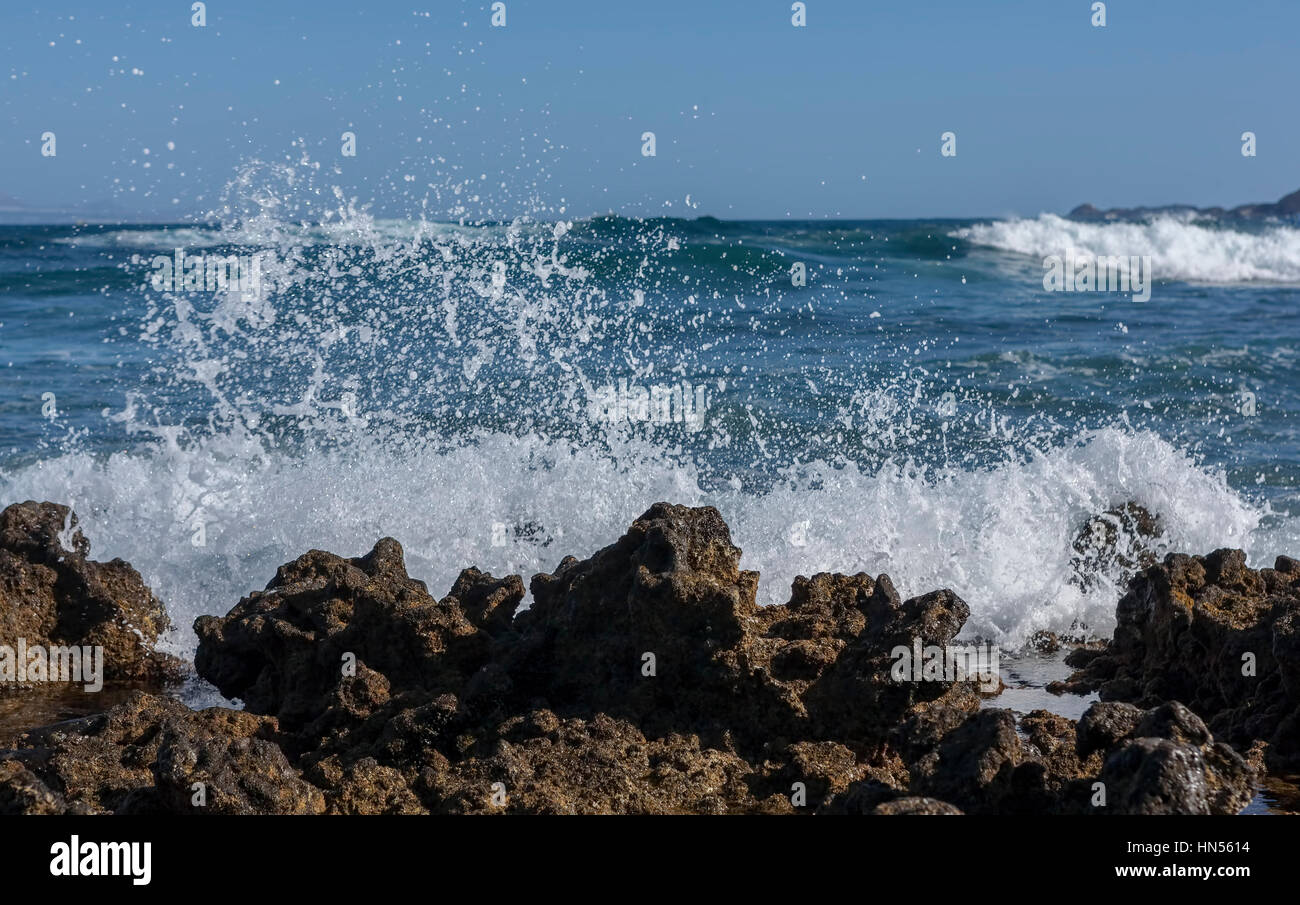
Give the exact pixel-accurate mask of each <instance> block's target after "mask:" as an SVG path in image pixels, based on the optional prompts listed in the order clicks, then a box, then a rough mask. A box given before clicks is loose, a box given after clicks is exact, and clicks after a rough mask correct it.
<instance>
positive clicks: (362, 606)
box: [0, 502, 1300, 815]
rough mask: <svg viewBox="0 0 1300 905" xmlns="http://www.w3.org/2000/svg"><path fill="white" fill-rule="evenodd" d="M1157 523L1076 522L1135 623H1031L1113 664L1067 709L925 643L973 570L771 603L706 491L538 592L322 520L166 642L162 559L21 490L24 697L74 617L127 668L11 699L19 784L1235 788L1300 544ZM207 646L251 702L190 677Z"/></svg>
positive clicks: (346, 799) (1198, 801)
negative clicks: (440, 592)
mask: <svg viewBox="0 0 1300 905" xmlns="http://www.w3.org/2000/svg"><path fill="white" fill-rule="evenodd" d="M1157 527H1158V526H1157V524H1156V519H1155V518H1154V517H1153V516H1151V514H1150V513H1147V512H1146V511H1145V510H1143V509H1141V507H1138V506H1136V505H1135V504H1131V503H1129V504H1124V505H1123V506H1121V507H1119V508H1117V509H1115V510H1112V511H1110V512H1107V513H1101V514H1099V515H1097V516H1096V517H1094V518H1093V519H1092V520H1091V521H1090V522H1089V523H1088V524H1086V525H1084V526H1083V528H1082V530H1081V533H1080V535H1079V539H1078V541H1077V542H1076V548H1075V552H1076V553H1077V554H1078V558H1077V560H1076V561H1077V562H1078V563H1079V565H1080V567H1081V568H1085V569H1086V568H1088V566H1089V564H1096V563H1098V562H1102V561H1106V562H1117V563H1120V564H1121V565H1123V566H1124V567H1125V569H1126V570H1127V571H1128V572H1129V573H1130V574H1132V576H1133V577H1132V580H1131V582H1130V583H1129V585H1128V590H1127V593H1125V594H1124V596H1123V597H1122V598H1121V599H1120V600H1119V602H1118V606H1117V612H1116V616H1117V623H1118V624H1117V627H1116V629H1115V632H1114V636H1113V638H1112V639H1111V640H1110V641H1109V643H1107V642H1105V641H1100V640H1097V639H1091V640H1089V639H1086V638H1057V637H1055V636H1044V637H1041V638H1038V639H1036V643H1037V644H1038V645H1040V646H1041V647H1043V648H1052V649H1055V648H1062V649H1063V648H1065V647H1069V648H1072V650H1071V652H1070V653H1069V655H1068V657H1067V658H1066V663H1068V664H1069V666H1070V667H1072V668H1074V669H1076V670H1077V672H1076V673H1075V674H1074V675H1073V676H1070V677H1069V678H1068V680H1065V681H1063V682H1061V683H1060V685H1059V687H1058V688H1056V689H1055V691H1057V692H1059V693H1062V694H1083V693H1091V692H1098V693H1099V695H1100V700H1099V701H1097V702H1095V703H1092V704H1091V706H1089V707H1088V708H1087V710H1086V712H1084V713H1083V715H1082V717H1081V718H1079V719H1070V718H1067V717H1065V716H1062V715H1060V714H1057V713H1053V712H1050V711H1048V710H1033V711H1032V712H1030V713H1027V714H1024V713H1017V712H1015V711H1012V710H1009V709H1005V708H1001V707H998V706H996V705H997V699H996V697H995V695H996V694H997V693H998V692H999V690H1000V682H999V681H996V680H995V681H994V683H993V685H994V687H992V688H990V687H989V686H988V684H987V683H981V682H979V681H976V680H975V679H974V677H971V676H965V677H954V676H953V675H951V674H950V673H949V672H948V671H947V670H945V669H935V670H933V671H931V670H930V669H929V668H928V666H927V667H926V668H925V669H924V670H923V671H921V672H917V671H916V670H915V667H916V665H917V664H916V663H912V664H911V665H912V667H913V669H911V670H908V669H904V670H900V669H899V668H898V667H899V663H900V662H901V661H900V659H899V657H900V654H899V651H900V650H902V651H903V652H904V654H906V653H908V652H910V651H913V650H915V651H921V650H932V649H939V650H948V649H950V648H951V646H952V645H953V644H954V642H955V639H956V638H957V635H958V633H959V632H960V631H961V630H962V627H963V625H964V624H965V623H966V620H967V617H968V615H969V610H968V608H967V605H966V603H965V602H964V601H963V600H962V599H961V598H960V597H958V596H957V595H956V594H955V593H953V592H952V591H951V590H946V589H940V590H933V591H930V592H928V593H922V594H920V595H918V596H912V597H907V598H904V597H903V595H902V594H901V593H899V591H898V590H896V589H895V587H894V584H893V582H892V581H891V580H890V578H889V576H888V575H883V574H882V575H878V576H875V577H872V576H869V575H866V574H862V573H859V574H856V575H841V574H829V573H821V574H817V575H813V576H812V577H810V578H806V577H799V578H796V579H795V581H794V582H793V586H792V588H791V592H790V598H789V601H788V602H787V603H784V604H781V605H774V606H759V605H758V604H757V603H756V602H755V591H756V589H757V587H758V580H759V576H758V573H757V572H753V571H747V570H745V569H742V568H741V551H740V550H739V549H738V548H737V547H736V546H734V545H733V544H732V542H731V535H730V531H729V529H728V527H727V525H726V523H725V522H724V521H723V519H722V517H721V515H720V514H719V513H718V511H717V510H716V509H713V508H711V507H700V508H690V507H686V506H677V505H669V504H667V503H657V504H655V505H654V506H652V507H651V508H650V509H649V510H647V511H646V512H645V513H644V514H642V515H641V516H640V517H639V518H637V519H636V520H635V521H634V522H633V523H632V524H631V526H630V527H629V528H628V529H627V532H626V533H625V534H624V535H623V536H622V537H620V538H618V539H617V540H616V541H615V542H614V543H612V544H610V545H609V546H607V547H605V548H604V549H602V550H598V551H596V552H595V553H593V554H591V555H590V556H589V557H588V558H586V559H581V560H580V559H576V558H574V557H572V556H568V557H565V558H564V559H563V560H562V561H561V562H560V563H559V565H558V567H557V568H556V570H555V572H554V573H553V574H546V573H543V574H539V575H536V576H534V577H533V578H532V581H531V591H532V596H533V601H532V605H531V607H529V608H528V609H525V610H522V611H520V610H519V607H520V604H521V603H522V601H523V599H524V582H523V579H522V578H521V577H520V576H518V575H509V576H506V577H503V578H495V577H493V576H492V575H490V574H487V573H484V572H481V571H479V570H478V569H476V568H469V569H466V570H464V571H463V572H462V573H461V574H460V576H459V577H458V578H457V580H456V581H455V583H454V584H453V586H452V587H451V589H450V591H449V593H448V594H447V595H446V596H444V597H443V598H441V599H438V598H436V597H434V596H432V595H431V594H430V593H429V591H428V589H427V587H426V586H425V584H424V583H423V582H422V581H419V580H417V579H415V578H412V577H410V576H409V575H408V574H407V572H406V565H405V561H404V555H403V551H402V547H401V545H400V544H399V543H398V542H397V541H396V540H393V539H392V538H384V539H381V540H380V541H379V542H378V543H376V544H375V546H374V548H373V549H372V550H371V551H370V552H369V553H367V554H365V555H364V556H359V557H355V558H346V557H341V556H336V555H334V554H332V553H326V552H323V551H320V550H312V551H309V552H307V553H304V554H303V555H302V556H300V557H298V559H296V560H295V561H293V562H290V563H286V564H285V565H283V566H281V567H280V568H279V570H278V571H277V573H276V575H275V576H274V577H273V578H272V579H271V581H270V583H269V584H268V585H267V586H266V588H265V589H264V590H261V591H254V592H252V593H250V594H249V595H248V596H246V597H245V598H244V599H242V600H240V601H239V603H238V604H237V605H235V607H234V608H233V609H231V610H230V611H229V613H227V614H226V615H225V616H203V617H200V618H199V619H198V620H197V621H196V623H195V630H196V632H197V634H198V638H199V644H198V649H197V652H196V654H195V656H194V662H193V664H192V667H190V666H189V665H187V664H182V663H181V662H179V661H177V660H176V659H174V658H172V657H169V656H166V655H163V654H159V653H157V652H155V650H154V646H155V644H156V643H157V641H158V638H159V634H160V632H162V631H164V630H165V629H166V627H167V624H168V622H167V615H166V612H165V608H164V606H163V605H162V603H161V602H160V601H158V599H157V598H156V597H155V596H154V595H153V593H152V592H151V591H150V589H149V588H148V587H147V586H146V585H145V584H144V582H143V581H142V580H141V577H140V575H139V574H138V573H137V572H136V571H135V569H133V568H132V567H131V566H130V565H128V564H127V563H125V562H122V561H120V560H114V561H113V562H110V563H98V562H95V561H93V560H91V559H89V555H90V549H89V545H88V543H87V542H86V540H85V538H84V537H83V536H82V535H81V533H80V531H79V530H78V528H77V521H76V517H75V515H74V514H73V513H72V512H71V511H70V510H69V509H68V508H67V507H66V506H62V505H57V504H54V503H36V502H27V503H21V504H15V505H12V506H10V507H8V508H7V509H5V510H4V511H3V513H0V660H3V662H0V668H3V669H5V670H8V672H7V673H6V675H7V676H8V679H7V681H6V683H5V685H6V687H3V688H0V703H5V704H6V705H13V704H14V703H15V702H17V705H18V706H19V712H20V713H21V712H26V713H29V714H33V713H44V712H47V711H46V710H42V708H41V707H39V706H33V707H32V708H31V709H30V710H27V711H22V709H21V707H22V705H23V702H24V701H38V700H39V699H40V698H41V696H42V695H44V694H46V691H45V690H43V689H42V688H41V687H40V686H41V685H42V683H45V682H48V681H49V680H50V679H51V678H52V677H54V674H55V672H56V671H58V670H62V669H64V668H65V667H66V666H67V665H68V664H69V663H70V662H71V663H74V664H75V663H76V662H77V661H76V660H75V658H74V657H73V656H72V652H75V650H76V649H77V646H79V645H94V646H98V647H100V648H102V652H103V654H104V655H105V656H104V659H103V661H102V662H103V664H104V665H103V673H102V675H101V676H99V678H101V679H103V680H104V683H105V684H104V688H105V690H106V691H107V690H109V689H111V688H116V689H117V692H116V693H115V694H114V695H112V696H110V695H105V696H103V697H99V696H97V695H89V697H93V698H97V702H98V703H99V706H100V708H102V709H100V710H98V711H97V712H95V711H91V710H89V709H88V710H87V711H85V714H84V715H82V716H79V717H77V718H74V719H65V720H63V721H61V722H55V723H52V724H49V725H42V724H41V722H43V721H39V720H36V719H35V718H33V722H31V723H28V724H26V725H19V726H14V725H12V724H11V725H10V726H9V727H8V728H7V729H4V730H3V731H0V814H6V813H7V814H51V813H56V814H66V813H72V814H142V813H143V814H195V813H207V814H322V813H328V814H379V813H405V814H426V813H444V814H446V813H450V814H468V813H659V814H666V813H706V814H720V813H767V814H800V813H802V814H809V813H840V814H845V813H848V814H877V815H889V814H962V813H997V814H1107V813H1109V814H1172V813H1181V814H1235V813H1238V812H1240V811H1241V810H1242V809H1243V808H1244V807H1245V806H1246V805H1247V804H1248V803H1249V802H1250V801H1251V800H1252V797H1253V795H1254V790H1255V788H1256V786H1257V784H1258V782H1259V777H1260V776H1261V774H1262V773H1263V772H1264V771H1266V770H1268V771H1275V770H1293V769H1295V768H1296V767H1297V766H1298V765H1300V562H1297V561H1296V560H1292V559H1288V558H1286V557H1279V558H1278V559H1277V561H1276V562H1275V563H1274V565H1273V567H1272V568H1263V569H1254V568H1249V567H1248V566H1247V565H1246V558H1245V555H1244V554H1243V553H1242V552H1241V551H1239V550H1227V549H1224V550H1217V551H1215V552H1213V553H1210V554H1209V555H1207V556H1186V555H1182V554H1170V555H1168V556H1166V557H1165V558H1164V559H1163V561H1160V562H1157V561H1155V557H1154V555H1153V554H1151V553H1150V551H1149V550H1144V549H1143V548H1142V543H1141V539H1142V538H1143V537H1144V536H1150V535H1151V534H1152V532H1154V531H1156V530H1157ZM20 640H21V641H22V642H23V650H24V651H25V653H24V656H23V657H22V661H23V662H22V663H21V664H20V663H18V662H17V661H16V659H15V657H16V655H15V650H16V648H15V645H17V644H18V642H19V641H20ZM33 651H36V652H39V656H37V655H36V654H33V653H32V652H33ZM56 658H62V662H61V663H59V665H58V667H57V670H56V666H55V664H56ZM38 665H39V667H40V668H39V670H38V669H37V666H38ZM191 668H192V670H193V671H195V672H197V674H198V675H199V676H201V677H203V678H204V679H206V680H208V681H209V682H211V683H212V684H213V685H215V686H216V687H217V688H218V689H219V690H220V691H221V693H222V694H223V695H225V696H227V697H228V698H230V699H237V700H238V701H241V702H242V703H243V709H233V708H231V707H224V706H221V707H209V708H206V709H202V710H194V709H191V708H190V707H188V706H186V705H185V704H184V703H183V702H182V701H181V700H180V699H179V698H178V697H177V696H176V694H175V683H176V681H177V680H178V678H180V675H181V673H182V672H188V671H189V670H190V669H191ZM9 673H12V675H9ZM78 678H80V679H83V680H84V679H85V678H86V677H85V676H84V675H83V676H79V677H78ZM23 680H26V681H25V682H24V681H23ZM69 693H71V694H76V695H80V694H82V690H81V688H80V687H77V688H75V689H74V690H73V691H71V692H69ZM10 713H11V714H12V707H10Z"/></svg>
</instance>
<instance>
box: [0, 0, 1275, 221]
mask: <svg viewBox="0 0 1300 905" xmlns="http://www.w3.org/2000/svg"><path fill="white" fill-rule="evenodd" d="M490 5H491V4H490V2H482V3H478V2H470V3H465V2H458V0H453V2H439V3H434V4H430V5H424V6H419V5H408V4H404V3H390V2H384V0H372V2H368V3H360V4H358V3H341V2H330V0H310V2H307V0H275V2H268V0H211V2H209V3H208V4H207V27H206V28H194V27H192V26H191V25H190V15H191V13H190V6H191V4H190V2H188V0H167V2H162V0H150V2H131V0H115V2H114V3H111V4H110V3H102V2H95V3H57V2H56V3H48V4H42V5H41V7H40V8H39V9H36V8H34V7H33V6H32V5H30V4H28V3H24V2H22V0H5V3H4V4H3V7H0V207H4V206H5V204H6V202H5V201H4V198H5V196H9V197H10V198H13V199H17V200H18V201H19V202H21V203H23V204H24V205H26V206H28V207H30V208H38V209H49V210H56V209H57V210H61V211H78V210H94V209H103V208H98V207H97V206H98V205H102V204H107V205H110V206H111V209H112V210H113V211H117V212H121V213H122V214H124V215H129V216H132V217H137V218H165V219H172V218H180V217H183V216H186V215H191V214H193V213H196V212H202V211H208V210H212V209H214V208H216V207H217V206H218V205H219V204H220V201H221V197H222V193H223V190H226V189H227V186H229V185H230V183H231V182H232V180H234V179H235V178H236V176H237V174H240V173H241V172H242V173H243V174H245V176H246V177H247V178H248V179H250V180H253V181H256V180H257V179H262V178H266V177H265V176H264V175H260V174H261V172H262V171H261V170H259V169H258V168H256V167H253V166H252V164H253V162H261V163H263V164H267V165H280V164H290V165H292V167H293V170H294V173H295V174H296V175H295V176H294V179H295V182H294V186H293V188H292V189H285V191H286V192H287V193H288V194H291V195H295V194H296V195H301V196H302V197H301V198H299V199H297V200H298V201H304V200H310V199H314V198H317V197H320V198H329V197H330V192H331V191H332V190H333V189H334V188H338V189H339V190H340V191H341V192H342V193H343V195H344V196H345V197H348V198H353V197H355V198H357V199H358V200H359V201H360V202H361V203H369V204H371V205H373V209H374V210H375V211H376V212H378V213H380V214H384V215H395V216H400V215H408V214H411V213H413V212H416V211H420V210H423V211H424V212H425V215H426V216H430V217H435V218H439V219H442V218H445V217H446V216H447V215H448V212H450V211H462V212H464V213H465V214H467V215H469V216H493V217H509V216H514V215H518V214H542V215H549V216H561V215H562V216H569V217H572V216H585V215H589V214H592V213H601V212H606V211H615V212H619V213H625V214H668V215H680V216H698V215H702V214H711V215H714V216H719V217H725V218H785V217H796V218H806V217H850V218H875V217H928V216H953V217H964V216H1003V215H1007V214H1013V213H1018V214H1025V215H1032V214H1036V213H1038V212H1039V211H1043V210H1049V211H1065V210H1068V209H1070V208H1071V207H1073V206H1074V205H1075V204H1077V203H1080V202H1083V201H1091V202H1093V203H1095V204H1098V205H1102V206H1110V205H1137V204H1161V203H1171V202H1190V203H1196V204H1201V205H1209V204H1222V205H1232V204H1237V203H1241V202H1246V201H1271V200H1275V199H1276V198H1277V197H1279V196H1280V195H1282V194H1285V193H1287V192H1290V191H1292V190H1294V189H1296V188H1298V187H1300V166H1298V165H1297V164H1298V163H1300V117H1297V116H1296V111H1295V90H1296V86H1297V85H1300V54H1298V53H1296V49H1295V40H1296V39H1295V36H1296V34H1297V33H1300V3H1297V2H1295V0H1245V2H1239V3H1227V2H1209V0H1112V2H1109V3H1107V27H1106V28H1093V27H1092V26H1091V24H1090V21H1089V20H1090V17H1091V11H1090V7H1091V0H1000V2H988V3H980V2H977V0H928V2H927V0H910V2H904V0H807V17H808V25H807V27H806V28H794V27H793V26H792V25H791V22H790V16H791V12H790V6H791V4H790V2H782V0H776V2H767V0H749V2H730V0H718V2H708V0H695V2H684V0H645V2H626V0H622V2H614V0H607V2H594V0H551V2H542V0H506V14H507V24H506V27H505V28H493V27H491V24H490V18H491V11H490V8H489V7H490ZM349 130H350V131H353V132H355V134H356V136H357V155H356V157H354V158H347V157H343V156H342V155H341V153H340V151H341V140H340V136H341V134H342V133H343V132H344V131H349ZM647 130H649V131H653V132H655V134H656V138H657V145H658V149H657V150H658V153H657V156H655V157H654V158H645V157H642V156H641V141H640V136H641V133H642V132H643V131H647ZM1247 130H1249V131H1253V132H1255V133H1256V134H1257V136H1258V156H1257V157H1255V158H1246V157H1243V156H1242V155H1241V152H1240V148H1241V141H1240V136H1241V133H1242V132H1243V131H1247ZM46 131H53V132H54V133H55V135H56V136H57V149H58V153H57V156H56V157H53V158H48V157H42V156H41V154H40V146H41V134H42V133H43V132H46ZM945 131H953V132H955V133H956V134H957V152H958V153H957V156H956V157H955V158H945V157H942V156H941V155H940V153H939V149H940V135H941V133H943V132H945ZM169 143H170V145H169ZM146 149H147V150H148V153H147V154H146V153H145V152H146ZM304 161H306V162H304ZM287 178H288V177H287V176H285V175H283V174H282V175H280V176H278V177H274V179H273V180H272V181H275V180H279V182H280V183H281V184H283V183H284V180H285V179H287ZM457 187H459V189H460V191H459V194H457V193H456V189H457ZM687 196H689V197H690V200H691V206H690V207H688V206H687V205H686V199H687ZM10 203H11V202H10ZM301 209H306V207H305V205H303V206H302V208H301Z"/></svg>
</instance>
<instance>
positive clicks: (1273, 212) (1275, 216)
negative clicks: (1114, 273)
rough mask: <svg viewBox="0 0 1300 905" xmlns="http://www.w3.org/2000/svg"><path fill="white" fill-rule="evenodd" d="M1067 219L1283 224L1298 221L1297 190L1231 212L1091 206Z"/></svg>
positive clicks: (1188, 207) (1181, 206) (1178, 207)
mask: <svg viewBox="0 0 1300 905" xmlns="http://www.w3.org/2000/svg"><path fill="white" fill-rule="evenodd" d="M1066 216H1067V217H1068V218H1069V219H1071V220H1082V221H1085V222H1097V221H1100V222H1105V221H1117V222H1121V223H1130V222H1138V221H1143V220H1150V219H1152V218H1153V217H1187V216H1191V217H1204V218H1206V219H1213V220H1284V219H1292V218H1296V217H1300V190H1297V191H1294V192H1292V193H1291V194H1289V195H1287V196H1285V197H1283V198H1281V199H1279V200H1278V201H1276V202H1273V203H1271V204H1270V203H1263V204H1241V205H1238V206H1237V207H1234V208H1223V207H1193V206H1192V205H1190V204H1170V205H1165V206H1163V207H1112V208H1110V209H1109V210H1098V209H1097V208H1095V207H1093V206H1092V205H1091V204H1080V205H1079V206H1078V207H1076V208H1075V209H1074V210H1072V211H1070V213H1068V214H1066Z"/></svg>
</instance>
